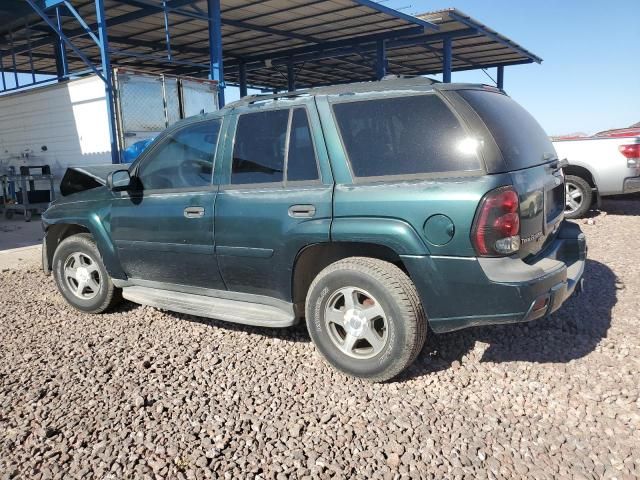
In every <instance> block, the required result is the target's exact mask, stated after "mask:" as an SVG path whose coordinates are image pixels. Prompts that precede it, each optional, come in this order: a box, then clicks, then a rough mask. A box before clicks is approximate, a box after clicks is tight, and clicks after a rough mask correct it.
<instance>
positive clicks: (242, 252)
mask: <svg viewBox="0 0 640 480" xmlns="http://www.w3.org/2000/svg"><path fill="white" fill-rule="evenodd" d="M215 250H216V254H218V255H225V256H228V257H253V258H271V257H273V249H272V248H254V247H227V246H224V245H218V246H216V249H215Z"/></svg>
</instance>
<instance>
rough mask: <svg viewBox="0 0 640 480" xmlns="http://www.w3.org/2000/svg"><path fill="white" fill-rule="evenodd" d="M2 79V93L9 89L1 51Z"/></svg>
mask: <svg viewBox="0 0 640 480" xmlns="http://www.w3.org/2000/svg"><path fill="white" fill-rule="evenodd" d="M0 77H1V78H2V91H5V90H6V89H7V79H6V78H5V76H4V56H3V55H2V50H0Z"/></svg>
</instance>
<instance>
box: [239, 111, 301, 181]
mask: <svg viewBox="0 0 640 480" xmlns="http://www.w3.org/2000/svg"><path fill="white" fill-rule="evenodd" d="M288 123H289V110H271V111H267V112H256V113H246V114H244V115H241V116H240V118H239V119H238V127H237V130H236V140H235V144H234V147H233V167H232V170H231V183H234V184H242V183H265V182H281V181H282V179H283V170H284V152H285V148H286V137H287V125H288Z"/></svg>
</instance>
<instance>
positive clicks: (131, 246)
mask: <svg viewBox="0 0 640 480" xmlns="http://www.w3.org/2000/svg"><path fill="white" fill-rule="evenodd" d="M115 244H116V247H117V248H122V249H126V250H151V251H154V252H169V253H194V254H199V255H215V248H214V246H213V245H193V244H189V243H165V242H143V241H141V240H116V241H115Z"/></svg>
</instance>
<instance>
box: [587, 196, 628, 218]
mask: <svg viewBox="0 0 640 480" xmlns="http://www.w3.org/2000/svg"><path fill="white" fill-rule="evenodd" d="M600 211H602V212H606V213H607V214H611V215H627V216H639V215H640V193H630V194H627V195H617V196H615V197H605V198H603V199H602V205H601V207H600ZM590 213H595V214H597V211H595V212H594V211H592V212H590ZM593 216H596V215H593Z"/></svg>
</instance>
